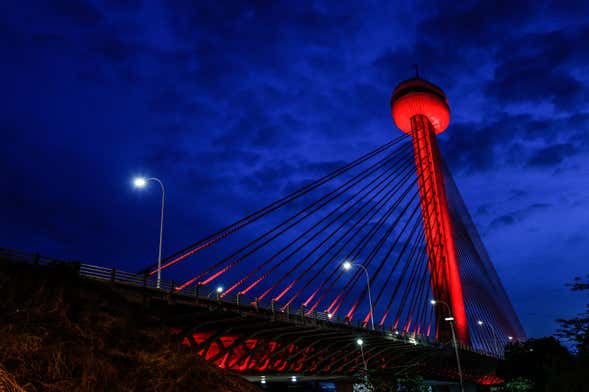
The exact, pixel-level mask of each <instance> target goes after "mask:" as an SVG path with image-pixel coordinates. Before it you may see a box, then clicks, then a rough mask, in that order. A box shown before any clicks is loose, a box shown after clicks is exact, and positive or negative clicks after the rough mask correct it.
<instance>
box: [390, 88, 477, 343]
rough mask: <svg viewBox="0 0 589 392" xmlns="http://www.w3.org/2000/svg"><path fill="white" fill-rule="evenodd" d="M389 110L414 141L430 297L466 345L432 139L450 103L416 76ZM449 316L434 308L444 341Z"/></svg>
mask: <svg viewBox="0 0 589 392" xmlns="http://www.w3.org/2000/svg"><path fill="white" fill-rule="evenodd" d="M391 111H392V116H393V119H394V121H395V124H396V125H397V127H399V128H400V129H401V130H402V131H403V132H405V133H407V134H409V135H411V136H412V138H413V151H414V155H415V165H416V171H417V176H418V180H417V182H418V185H419V193H420V198H421V200H420V204H421V212H422V216H423V227H424V231H425V235H426V245H427V255H428V268H429V271H430V277H431V286H432V292H433V295H434V297H435V299H436V300H437V301H444V302H446V303H447V304H449V307H450V309H451V311H452V316H453V317H454V322H455V325H456V334H457V339H458V341H459V342H460V343H462V344H465V345H468V344H469V343H470V338H469V333H468V322H467V318H466V311H465V307H464V298H463V293H462V282H461V279H460V272H459V268H458V259H457V257H456V245H455V242H454V238H453V234H452V222H451V219H450V214H449V211H448V201H447V198H446V189H445V186H444V178H443V174H442V165H441V156H440V151H439V149H438V145H437V140H436V135H437V134H439V133H441V132H443V131H444V130H445V129H446V128H447V127H448V124H449V122H450V108H449V106H448V100H447V99H446V95H445V94H444V92H443V91H442V90H441V89H440V88H439V87H437V86H435V85H434V84H432V83H430V82H428V81H425V80H423V79H420V78H419V77H416V78H413V79H409V80H406V81H404V82H401V83H400V84H399V85H398V86H397V87H396V88H395V90H394V92H393V95H392V97H391ZM448 316H449V315H448V311H447V309H446V307H444V306H437V307H436V328H437V329H436V335H437V337H438V339H440V340H442V341H449V340H450V339H451V334H450V332H451V331H450V328H449V327H450V326H449V324H448V322H446V321H445V320H444V319H445V318H446V317H448Z"/></svg>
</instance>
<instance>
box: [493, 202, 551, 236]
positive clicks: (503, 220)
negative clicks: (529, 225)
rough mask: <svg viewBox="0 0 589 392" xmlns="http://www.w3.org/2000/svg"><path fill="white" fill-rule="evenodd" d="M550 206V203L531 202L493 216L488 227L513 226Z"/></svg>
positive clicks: (496, 228) (494, 228) (495, 228)
mask: <svg viewBox="0 0 589 392" xmlns="http://www.w3.org/2000/svg"><path fill="white" fill-rule="evenodd" d="M551 207H552V205H551V204H550V203H533V204H531V205H528V206H527V207H525V208H522V209H520V210H517V211H512V212H510V213H509V214H505V215H501V216H498V217H497V218H494V219H493V220H492V221H491V223H490V224H489V229H490V230H498V229H501V228H502V227H505V226H513V225H516V224H519V223H522V222H523V221H525V220H527V219H528V218H530V217H533V215H534V214H535V213H537V212H539V211H545V210H547V209H549V208H551Z"/></svg>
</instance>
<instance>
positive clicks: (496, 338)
mask: <svg viewBox="0 0 589 392" xmlns="http://www.w3.org/2000/svg"><path fill="white" fill-rule="evenodd" d="M477 324H478V325H479V326H480V327H482V326H483V325H487V326H488V327H489V329H490V330H491V332H492V333H493V338H494V339H495V351H496V353H497V355H501V354H502V353H501V348H500V346H501V343H499V338H498V337H497V332H496V331H495V328H494V327H493V326H492V325H491V324H489V323H484V322H483V321H481V320H478V321H477ZM509 340H511V339H509Z"/></svg>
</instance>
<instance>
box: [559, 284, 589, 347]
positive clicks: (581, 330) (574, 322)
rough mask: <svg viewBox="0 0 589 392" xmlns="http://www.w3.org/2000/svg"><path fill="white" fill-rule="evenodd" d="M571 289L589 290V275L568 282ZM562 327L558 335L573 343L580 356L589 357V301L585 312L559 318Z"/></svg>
mask: <svg viewBox="0 0 589 392" xmlns="http://www.w3.org/2000/svg"><path fill="white" fill-rule="evenodd" d="M567 286H568V287H569V288H570V289H571V291H585V290H589V275H587V276H586V277H585V280H583V279H581V278H580V277H576V278H575V281H574V282H573V283H572V284H567ZM557 321H558V322H559V323H560V328H559V329H558V330H557V332H556V336H557V337H558V338H560V339H561V340H563V341H564V342H567V343H570V344H573V345H574V347H575V351H576V353H577V354H578V355H579V356H580V357H585V358H587V357H589V303H588V304H587V305H586V308H585V313H580V314H578V315H577V317H574V318H572V319H558V320H557Z"/></svg>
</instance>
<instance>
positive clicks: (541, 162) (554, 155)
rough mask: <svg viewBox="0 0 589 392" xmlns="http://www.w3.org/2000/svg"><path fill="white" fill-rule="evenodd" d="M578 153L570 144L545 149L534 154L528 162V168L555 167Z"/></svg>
mask: <svg viewBox="0 0 589 392" xmlns="http://www.w3.org/2000/svg"><path fill="white" fill-rule="evenodd" d="M577 153H578V151H577V150H576V149H575V147H574V146H573V145H572V144H570V143H566V144H557V145H554V146H550V147H545V148H542V149H540V150H538V151H535V152H534V154H533V155H532V156H531V157H530V159H529V160H528V166H531V167H534V166H535V167H554V166H556V165H558V164H559V163H561V162H562V161H563V160H564V159H565V158H567V157H570V156H573V155H575V154H577Z"/></svg>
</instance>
